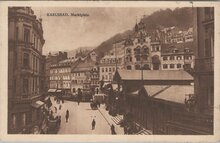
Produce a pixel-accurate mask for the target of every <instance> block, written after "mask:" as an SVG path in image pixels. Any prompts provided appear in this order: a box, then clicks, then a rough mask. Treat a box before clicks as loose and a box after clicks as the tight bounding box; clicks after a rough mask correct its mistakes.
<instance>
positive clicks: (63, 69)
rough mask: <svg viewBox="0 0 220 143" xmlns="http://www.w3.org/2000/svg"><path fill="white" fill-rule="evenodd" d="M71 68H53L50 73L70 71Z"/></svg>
mask: <svg viewBox="0 0 220 143" xmlns="http://www.w3.org/2000/svg"><path fill="white" fill-rule="evenodd" d="M70 72H71V69H70V68H62V69H52V70H50V73H51V74H53V73H70Z"/></svg>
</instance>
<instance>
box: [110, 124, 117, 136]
mask: <svg viewBox="0 0 220 143" xmlns="http://www.w3.org/2000/svg"><path fill="white" fill-rule="evenodd" d="M111 133H112V134H113V135H115V134H116V132H115V126H114V125H113V124H112V125H111Z"/></svg>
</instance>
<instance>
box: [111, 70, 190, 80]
mask: <svg viewBox="0 0 220 143" xmlns="http://www.w3.org/2000/svg"><path fill="white" fill-rule="evenodd" d="M116 74H118V75H115V76H119V78H120V79H121V80H141V79H142V78H141V70H118V71H117V72H116ZM115 78H116V79H117V78H118V77H115ZM143 79H144V80H192V81H193V77H192V76H191V75H190V74H189V73H187V72H186V71H181V70H144V71H143Z"/></svg>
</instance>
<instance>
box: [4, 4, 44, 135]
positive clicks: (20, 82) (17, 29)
mask: <svg viewBox="0 0 220 143" xmlns="http://www.w3.org/2000/svg"><path fill="white" fill-rule="evenodd" d="M8 10H9V11H8V15H9V16H8V39H9V41H8V42H9V47H8V53H9V54H8V64H9V66H8V133H19V132H21V131H22V130H24V129H31V128H32V127H33V126H34V125H39V124H40V122H41V119H42V117H41V110H40V107H41V106H42V105H43V102H41V101H40V100H41V99H42V98H43V95H44V94H45V85H44V84H45V60H46V59H45V57H44V56H43V55H42V49H43V45H44V42H45V40H44V37H43V29H42V23H41V22H42V19H37V18H36V16H35V15H34V12H33V10H32V9H31V8H30V7H9V9H8Z"/></svg>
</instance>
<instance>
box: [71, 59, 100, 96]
mask: <svg viewBox="0 0 220 143" xmlns="http://www.w3.org/2000/svg"><path fill="white" fill-rule="evenodd" d="M92 59H93V58H91V56H87V57H85V58H84V59H83V58H79V59H78V60H77V61H76V62H75V63H74V64H73V65H72V67H71V73H72V74H71V89H72V90H71V91H72V93H73V94H75V93H77V90H78V89H79V88H80V89H81V90H83V91H85V92H87V91H89V90H90V89H91V88H95V87H96V86H97V85H98V84H99V83H98V82H99V79H98V77H99V76H98V75H97V73H98V65H97V62H96V61H93V60H92ZM92 86H94V87H92Z"/></svg>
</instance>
